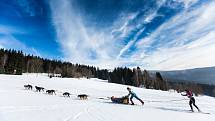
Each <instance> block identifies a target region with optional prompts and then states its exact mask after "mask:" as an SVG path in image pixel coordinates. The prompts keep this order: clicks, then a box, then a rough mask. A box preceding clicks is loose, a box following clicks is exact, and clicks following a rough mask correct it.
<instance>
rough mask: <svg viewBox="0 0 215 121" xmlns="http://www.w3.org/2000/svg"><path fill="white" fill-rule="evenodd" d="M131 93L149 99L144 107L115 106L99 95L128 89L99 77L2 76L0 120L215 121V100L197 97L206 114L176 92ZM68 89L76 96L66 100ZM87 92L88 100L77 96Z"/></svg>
mask: <svg viewBox="0 0 215 121" xmlns="http://www.w3.org/2000/svg"><path fill="white" fill-rule="evenodd" d="M24 84H32V85H38V86H42V87H45V89H55V90H57V94H56V95H48V94H45V93H44V92H35V89H33V90H32V91H30V90H25V89H24V87H23V85H24ZM132 89H133V90H134V91H135V92H136V93H137V94H138V95H139V97H141V98H142V99H143V100H144V101H145V105H144V106H142V105H140V103H139V102H138V101H137V100H134V101H135V103H137V104H138V105H134V106H131V105H121V104H113V103H111V101H110V100H105V99H99V98H100V97H110V96H112V95H114V96H123V95H126V94H127V93H128V92H127V90H126V86H124V85H118V84H111V83H107V82H104V81H103V80H98V79H71V78H48V77H47V76H45V75H40V74H39V75H33V74H29V75H27V74H26V75H20V76H18V75H0V96H1V98H0V121H173V120H174V121H215V109H214V107H215V99H214V98H212V97H207V96H200V97H196V104H197V105H198V106H199V107H200V109H201V110H202V111H204V112H209V113H210V114H203V113H197V111H196V113H191V112H189V111H188V110H190V109H189V105H188V100H186V97H182V96H181V95H180V94H178V93H175V92H163V91H157V90H149V89H140V88H135V87H132ZM64 91H68V92H70V93H72V94H73V95H72V96H71V98H66V97H63V96H62V92H64ZM81 93H86V94H88V95H89V96H90V97H89V99H88V100H79V99H78V98H77V96H76V95H77V94H81Z"/></svg>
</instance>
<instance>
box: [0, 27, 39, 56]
mask: <svg viewBox="0 0 215 121" xmlns="http://www.w3.org/2000/svg"><path fill="white" fill-rule="evenodd" d="M13 34H26V32H25V31H23V30H21V29H17V28H15V27H12V26H6V25H0V48H6V49H16V50H22V51H23V52H25V53H28V54H34V55H37V56H40V53H39V52H38V51H37V50H36V49H34V48H33V47H28V46H27V45H26V44H24V43H23V42H22V41H20V40H18V39H17V38H16V37H14V36H13Z"/></svg>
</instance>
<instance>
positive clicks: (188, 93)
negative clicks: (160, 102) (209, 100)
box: [181, 89, 200, 112]
mask: <svg viewBox="0 0 215 121" xmlns="http://www.w3.org/2000/svg"><path fill="white" fill-rule="evenodd" d="M185 92H186V94H181V95H182V96H187V97H188V98H190V101H189V105H190V108H191V111H192V112H194V111H193V106H192V104H193V105H194V106H195V107H196V109H197V110H198V111H199V112H200V110H199V108H198V107H197V106H196V104H195V98H194V97H193V93H192V91H191V90H187V89H185Z"/></svg>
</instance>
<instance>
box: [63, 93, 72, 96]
mask: <svg viewBox="0 0 215 121" xmlns="http://www.w3.org/2000/svg"><path fill="white" fill-rule="evenodd" d="M70 95H71V94H70V93H69V92H64V93H63V96H67V97H70Z"/></svg>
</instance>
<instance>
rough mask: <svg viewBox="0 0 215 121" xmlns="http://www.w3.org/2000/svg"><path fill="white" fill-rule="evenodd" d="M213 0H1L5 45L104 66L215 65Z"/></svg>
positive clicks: (0, 21) (0, 38)
mask: <svg viewBox="0 0 215 121" xmlns="http://www.w3.org/2000/svg"><path fill="white" fill-rule="evenodd" d="M214 6H215V1H214V0H10V1H8V0H1V2H0V7H1V11H0V47H1V48H14V49H19V50H23V51H24V52H25V53H31V54H35V55H39V56H42V57H45V58H50V59H61V60H65V61H70V62H73V63H81V64H89V65H95V66H99V67H101V68H114V67H116V66H129V67H133V66H140V67H141V68H146V69H160V70H178V69H187V68H197V67H207V66H214V65H215V64H214V61H215V56H213V53H214V52H215V40H214V38H215V24H214V23H215V15H214V14H213V13H214V12H215V7H214Z"/></svg>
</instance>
